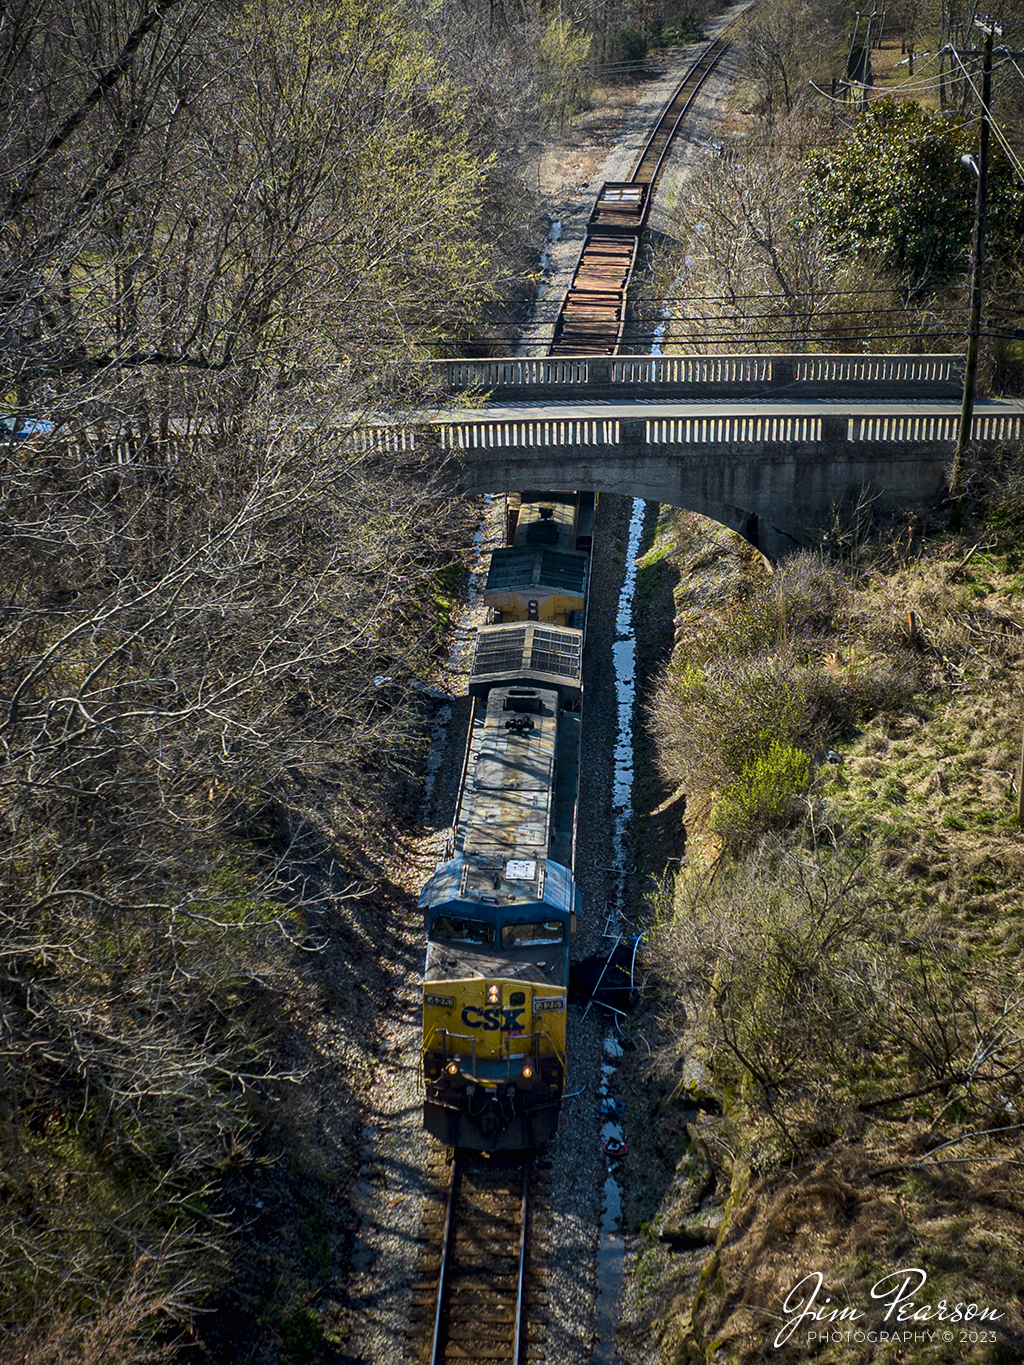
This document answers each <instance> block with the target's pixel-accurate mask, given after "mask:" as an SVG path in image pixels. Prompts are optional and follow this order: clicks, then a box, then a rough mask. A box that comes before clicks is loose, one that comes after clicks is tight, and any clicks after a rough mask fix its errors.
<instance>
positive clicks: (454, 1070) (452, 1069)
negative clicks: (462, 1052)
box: [445, 1062, 459, 1076]
mask: <svg viewBox="0 0 1024 1365" xmlns="http://www.w3.org/2000/svg"><path fill="white" fill-rule="evenodd" d="M445 1070H446V1071H447V1072H448V1075H449V1076H457V1075H458V1074H459V1064H458V1062H449V1063H448V1065H447V1066H446V1067H445Z"/></svg>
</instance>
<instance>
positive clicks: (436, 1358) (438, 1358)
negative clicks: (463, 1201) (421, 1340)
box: [430, 1154, 461, 1365]
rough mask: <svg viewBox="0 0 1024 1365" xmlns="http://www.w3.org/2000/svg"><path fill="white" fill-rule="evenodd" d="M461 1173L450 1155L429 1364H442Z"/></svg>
mask: <svg viewBox="0 0 1024 1365" xmlns="http://www.w3.org/2000/svg"><path fill="white" fill-rule="evenodd" d="M460 1175H461V1168H460V1166H459V1161H458V1158H457V1157H456V1156H455V1155H454V1154H453V1156H452V1174H451V1180H450V1182H449V1184H448V1203H447V1205H446V1207H445V1213H444V1237H443V1239H442V1241H441V1267H440V1269H439V1270H438V1273H437V1306H436V1308H435V1309H434V1335H433V1339H432V1341H431V1344H430V1365H444V1356H445V1341H444V1319H445V1308H446V1306H447V1298H448V1266H449V1262H450V1260H451V1251H452V1246H453V1244H454V1241H455V1217H454V1213H455V1201H456V1199H457V1198H458V1184H459V1177H460Z"/></svg>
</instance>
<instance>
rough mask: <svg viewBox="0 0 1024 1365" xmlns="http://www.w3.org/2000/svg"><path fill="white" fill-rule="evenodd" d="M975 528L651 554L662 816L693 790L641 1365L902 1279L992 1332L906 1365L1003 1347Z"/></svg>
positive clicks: (1001, 629)
mask: <svg viewBox="0 0 1024 1365" xmlns="http://www.w3.org/2000/svg"><path fill="white" fill-rule="evenodd" d="M1011 484H1012V479H1010V480H1008V481H1007V482H1006V483H1005V484H1004V488H1005V487H1008V486H1010V485H1011ZM996 503H998V504H999V506H1000V507H1001V508H1002V511H1000V510H999V507H997V506H995V504H996ZM1008 509H1009V514H1008ZM983 511H984V513H985V517H986V520H984V521H983V522H982V523H980V524H978V525H976V526H975V527H974V528H973V531H974V535H973V536H972V538H971V539H960V538H950V537H948V536H946V535H945V534H943V533H933V534H931V535H926V534H922V531H923V530H924V528H923V527H922V526H921V525H920V524H919V525H918V527H917V533H916V534H915V533H913V528H905V533H904V534H900V535H894V534H892V528H889V533H888V534H886V535H884V536H882V537H879V539H878V540H877V541H875V542H874V543H864V542H863V540H862V542H861V543H859V544H855V545H847V546H846V549H845V551H844V553H843V554H842V556H841V557H840V558H839V559H838V560H833V561H827V560H826V559H825V558H824V557H823V556H820V555H815V556H808V557H801V559H798V560H797V561H794V562H791V563H789V564H787V565H783V566H780V568H779V569H778V570H777V571H776V572H775V573H774V574H772V573H770V571H769V570H768V569H767V568H766V567H765V566H764V565H763V563H761V562H760V561H759V560H758V558H757V557H756V556H755V555H753V553H752V552H751V551H750V550H749V547H746V546H745V545H743V544H742V543H741V542H739V541H738V539H737V538H735V537H733V536H731V534H730V533H728V532H726V531H724V530H722V528H720V527H712V528H710V529H709V528H708V527H707V526H706V524H700V523H699V522H698V520H697V519H695V518H693V517H692V516H690V514H687V513H676V514H675V515H674V519H673V522H672V523H670V526H669V528H668V529H667V531H665V532H663V535H662V537H661V540H660V541H659V554H660V555H662V556H664V553H665V542H666V536H668V537H669V538H674V548H673V549H672V554H673V556H674V557H675V559H676V561H677V562H678V563H679V566H680V570H681V581H680V588H679V590H678V591H677V617H676V640H677V647H676V652H675V656H674V658H673V660H672V662H671V664H670V665H669V667H668V668H667V670H666V673H665V678H664V681H663V683H662V686H661V689H660V691H659V695H658V697H657V698H656V700H655V702H654V704H653V708H652V709H653V725H654V731H655V735H656V737H657V741H658V744H659V747H660V756H661V764H662V773H663V778H664V790H665V791H666V792H670V791H672V790H674V789H675V788H676V787H677V786H678V784H679V783H680V782H681V781H684V782H685V783H686V786H687V798H688V812H689V819H688V829H687V853H688V866H687V867H686V868H684V870H683V871H682V872H681V873H680V874H679V875H677V876H675V877H674V878H669V879H668V881H667V882H666V881H662V884H661V885H662V890H661V892H660V895H659V898H658V900H657V904H656V906H655V909H656V913H657V916H658V926H657V930H656V934H655V936H654V939H653V943H652V947H651V949H650V952H649V954H648V969H649V971H650V972H651V974H652V976H653V977H656V978H657V979H659V980H660V981H661V983H662V984H661V987H660V989H659V991H658V996H659V999H658V1004H657V1006H656V1010H655V1013H656V1015H657V1020H656V1022H655V1020H654V1019H653V1018H651V1019H649V1020H647V1021H645V1022H644V1023H643V1024H642V1025H641V1027H642V1028H643V1030H644V1031H645V1035H646V1036H647V1037H648V1039H649V1040H650V1038H651V1031H652V1030H653V1029H655V1028H656V1029H657V1037H658V1040H659V1044H660V1046H659V1047H657V1048H656V1049H655V1052H654V1054H653V1057H652V1058H651V1060H650V1061H649V1062H646V1063H644V1064H643V1071H644V1081H643V1087H641V1088H638V1090H637V1092H636V1096H635V1098H634V1100H633V1101H632V1102H631V1107H632V1112H631V1113H630V1115H629V1119H630V1122H631V1127H632V1128H633V1130H634V1131H638V1130H640V1129H642V1128H644V1127H646V1128H649V1129H650V1130H651V1138H650V1139H649V1140H645V1141H644V1142H643V1143H642V1150H641V1152H638V1153H637V1165H638V1175H639V1173H640V1172H641V1171H642V1172H643V1175H642V1179H640V1180H638V1187H639V1186H641V1185H646V1191H642V1190H641V1191H640V1192H639V1193H638V1195H637V1197H636V1199H635V1202H634V1213H635V1214H636V1215H637V1221H638V1222H639V1221H641V1220H643V1221H644V1222H645V1226H646V1228H647V1231H646V1233H645V1234H644V1235H643V1236H642V1238H641V1241H640V1254H639V1257H638V1261H637V1272H636V1283H635V1291H634V1292H635V1303H634V1307H633V1309H632V1310H631V1312H632V1324H633V1328H634V1330H635V1337H636V1340H637V1341H639V1340H640V1339H642V1338H647V1339H649V1340H650V1341H651V1342H652V1343H653V1344H652V1345H650V1346H644V1347H643V1348H639V1347H638V1351H637V1354H636V1355H635V1356H631V1357H629V1358H630V1359H636V1360H640V1359H643V1360H645V1361H647V1360H651V1361H653V1360H658V1361H666V1362H668V1361H672V1362H675V1361H696V1360H700V1361H708V1362H710V1361H712V1360H714V1361H725V1360H729V1361H737V1362H746V1361H754V1360H761V1359H764V1358H766V1357H767V1356H768V1355H772V1354H774V1348H773V1347H772V1344H771V1343H772V1338H773V1336H774V1332H775V1331H776V1330H777V1328H776V1327H774V1326H773V1323H774V1322H775V1320H776V1318H777V1317H778V1316H779V1315H780V1314H781V1303H782V1299H783V1298H784V1296H785V1291H786V1289H788V1288H789V1287H790V1286H792V1285H793V1284H795V1283H796V1282H797V1281H798V1280H799V1279H800V1277H801V1275H803V1274H806V1273H808V1271H809V1270H812V1269H820V1270H822V1271H823V1273H825V1274H826V1277H827V1280H828V1284H829V1286H830V1287H831V1288H832V1290H833V1291H834V1292H835V1294H836V1298H835V1300H834V1302H836V1303H841V1302H851V1303H852V1302H856V1303H858V1304H861V1305H863V1303H864V1302H865V1301H866V1302H867V1303H868V1305H869V1307H870V1309H871V1311H872V1312H874V1313H875V1316H878V1311H877V1305H874V1304H873V1303H872V1301H871V1299H870V1293H869V1291H870V1286H871V1285H872V1284H873V1283H874V1281H875V1280H876V1279H877V1278H878V1277H879V1276H880V1275H882V1274H884V1273H887V1272H888V1271H890V1270H894V1269H897V1268H898V1267H900V1266H911V1265H913V1266H921V1267H923V1268H924V1270H925V1271H926V1272H927V1274H928V1277H929V1279H928V1285H927V1291H926V1292H924V1293H922V1294H921V1295H919V1296H918V1297H919V1299H927V1300H928V1301H929V1302H935V1301H936V1300H937V1299H938V1298H941V1297H946V1298H947V1299H951V1300H953V1301H954V1302H955V1301H956V1300H958V1299H962V1300H964V1301H967V1300H969V1299H973V1300H974V1301H976V1302H977V1303H979V1304H980V1305H988V1306H990V1307H993V1308H995V1309H996V1310H998V1311H1000V1312H1002V1313H1003V1317H1002V1318H1001V1320H1000V1322H999V1324H998V1327H997V1329H996V1328H993V1329H992V1330H993V1332H994V1338H993V1339H992V1340H985V1339H979V1338H978V1336H977V1333H976V1334H975V1338H974V1339H971V1338H970V1336H968V1337H967V1338H966V1339H965V1340H963V1341H961V1340H960V1339H959V1335H958V1334H957V1335H956V1339H955V1340H954V1342H953V1343H947V1344H943V1343H942V1342H941V1341H940V1342H930V1341H923V1342H918V1343H916V1344H915V1343H914V1342H912V1341H911V1342H910V1343H908V1344H907V1345H905V1346H904V1347H903V1348H902V1354H901V1356H900V1359H902V1360H907V1361H912V1360H918V1359H920V1360H922V1361H924V1360H927V1361H929V1362H930V1363H931V1365H939V1362H945V1361H946V1360H949V1361H953V1360H963V1359H971V1360H984V1361H990V1362H993V1365H995V1362H999V1361H1003V1360H1009V1359H1011V1358H1013V1357H1012V1352H1013V1351H1015V1350H1017V1349H1018V1346H1019V1343H1020V1340H1021V1333H1022V1330H1024V1321H1022V1320H1021V1314H1020V1296H1021V1293H1022V1290H1024V1276H1022V1272H1021V1269H1020V1264H1019V1255H1018V1252H1017V1250H1016V1248H1019V1245H1020V1238H1021V1233H1022V1231H1024V1223H1022V1220H1021V1216H1020V1214H1019V1209H1020V1207H1021V1202H1022V1196H1024V1179H1022V1167H1021V1165H1020V1164H1018V1157H1019V1153H1020V1146H1021V1144H1020V1136H1021V1119H1020V1111H1021V1108H1022V1106H1024V1041H1022V1039H1024V1018H1022V1014H1021V1010H1022V1004H1024V1000H1022V994H1021V991H1020V988H1019V953H1020V948H1021V944H1022V942H1024V915H1022V913H1021V909H1020V904H1019V898H1020V883H1021V871H1022V869H1024V833H1022V831H1021V829H1020V826H1019V825H1018V823H1017V818H1016V811H1017V790H1016V782H1017V767H1018V763H1019V756H1020V743H1021V726H1022V720H1024V708H1022V701H1021V694H1020V689H1019V684H1018V681H1017V679H1018V675H1019V666H1020V661H1021V658H1022V656H1024V603H1022V601H1021V574H1020V569H1021V558H1020V554H1019V551H1018V549H1017V540H1018V536H1017V531H1016V529H1015V528H1014V526H1013V525H1011V523H1012V522H1013V521H1014V516H1013V515H1012V506H1011V504H1010V503H1009V502H1008V500H1007V498H1006V496H1005V493H1003V494H999V493H998V492H996V493H995V494H994V495H993V498H992V499H990V500H989V501H988V502H987V504H986V505H985V507H984V508H983ZM972 546H974V547H975V548H973V549H972ZM744 741H745V742H744ZM783 750H786V751H792V750H796V751H799V752H800V753H802V754H803V755H804V756H805V758H806V766H805V767H804V768H803V769H799V765H796V767H794V765H792V764H790V769H788V770H786V771H783V765H781V764H779V763H777V764H776V768H777V772H776V776H777V778H778V781H779V783H780V784H782V786H785V785H786V784H787V783H788V797H789V800H788V802H778V803H776V804H775V806H774V807H772V808H771V809H767V808H766V809H762V810H761V811H760V812H758V811H756V810H755V812H754V818H753V819H751V818H750V811H749V810H747V811H745V812H744V811H742V810H740V808H739V806H738V805H737V802H736V800H735V799H734V797H733V798H732V799H730V795H729V794H730V792H732V793H735V792H736V791H737V790H743V788H744V784H745V785H746V786H747V787H749V786H750V785H751V779H752V775H753V773H754V772H755V768H756V765H757V764H758V763H760V764H761V770H762V773H763V771H764V770H766V767H767V768H770V767H771V764H772V761H773V759H772V756H773V755H776V756H777V755H778V754H780V753H782V752H783ZM695 1152H696V1153H698V1154H703V1159H704V1160H705V1161H709V1162H710V1163H711V1165H712V1166H713V1167H714V1170H715V1173H716V1174H715V1181H716V1182H717V1190H716V1191H715V1192H714V1193H713V1194H711V1196H710V1207H709V1205H708V1202H707V1200H705V1203H704V1206H703V1207H699V1202H700V1201H699V1200H697V1201H696V1202H695V1200H694V1197H693V1195H694V1175H693V1170H692V1166H693V1161H694V1159H695V1158H694V1153H695ZM677 1162H678V1163H679V1169H678V1171H677V1170H675V1169H674V1168H675V1166H676V1163H677ZM705 1183H706V1182H705ZM723 1213H724V1218H723ZM709 1218H710V1219H711V1222H712V1224H714V1223H715V1222H716V1220H717V1221H720V1222H721V1225H722V1229H723V1230H722V1231H721V1232H714V1231H712V1232H711V1233H710V1234H709V1233H708V1232H707V1226H706V1225H707V1223H708V1220H709ZM680 1229H681V1230H680ZM716 1240H717V1247H716V1249H715V1250H714V1251H713V1252H710V1251H705V1252H704V1253H702V1254H699V1255H697V1256H694V1254H693V1253H692V1252H691V1253H689V1254H687V1253H686V1251H685V1249H686V1248H687V1247H689V1246H699V1245H701V1244H704V1245H707V1244H708V1243H709V1242H710V1243H714V1242H716ZM680 1247H682V1248H683V1251H682V1252H680V1249H679V1248H680ZM673 1248H675V1249H673ZM695 1264H698V1265H700V1266H702V1269H701V1270H699V1271H698V1270H697V1269H695ZM673 1299H674V1302H673ZM668 1304H671V1307H670V1308H668V1307H667V1305H668ZM870 1325H871V1326H873V1327H877V1326H878V1325H879V1324H878V1323H877V1322H875V1321H874V1320H873V1319H872V1320H871V1323H870ZM918 1326H920V1324H918ZM787 1350H788V1351H790V1352H791V1353H792V1354H793V1355H794V1356H795V1357H796V1358H803V1357H804V1356H805V1355H806V1357H807V1358H810V1357H811V1356H814V1358H815V1359H823V1360H827V1359H834V1360H843V1361H861V1360H864V1361H867V1360H871V1359H875V1358H880V1357H879V1356H878V1354H877V1353H878V1351H879V1350H881V1351H883V1353H884V1350H885V1348H883V1347H879V1346H878V1345H877V1343H875V1344H872V1343H870V1342H867V1341H864V1342H862V1343H857V1342H855V1341H843V1342H842V1343H832V1344H826V1345H822V1344H821V1343H814V1344H813V1345H811V1346H807V1345H806V1343H804V1344H803V1345H797V1344H795V1343H794V1342H791V1343H790V1344H789V1345H788V1346H787ZM887 1358H889V1357H887Z"/></svg>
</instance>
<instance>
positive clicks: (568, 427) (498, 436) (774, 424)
mask: <svg viewBox="0 0 1024 1365" xmlns="http://www.w3.org/2000/svg"><path fill="white" fill-rule="evenodd" d="M959 425H960V418H959V416H957V415H954V414H952V413H950V414H931V415H929V414H926V413H925V414H920V415H918V414H908V415H901V414H880V415H878V416H846V415H835V416H833V415H824V416H820V417H818V416H814V415H813V414H809V415H803V414H776V415H772V414H767V415H764V416H725V417H717V416H710V417H707V416H693V417H670V418H644V417H640V418H603V417H602V418H583V419H578V420H563V419H559V418H553V419H550V420H540V421H524V422H488V421H487V420H481V421H476V422H457V423H452V422H447V423H439V424H438V430H439V435H440V440H441V445H442V447H443V448H444V449H446V450H466V451H469V450H495V449H501V448H504V447H525V448H539V447H544V448H547V449H550V448H552V447H559V446H573V447H580V446H618V445H623V446H635V445H646V446H658V447H660V446H679V445H682V446H690V445H696V446H708V445H721V446H728V447H735V446H747V447H750V446H758V447H760V446H764V445H783V444H791V443H799V444H801V445H807V444H817V445H820V446H821V447H822V449H821V451H820V455H821V457H822V458H825V457H827V455H828V454H829V452H830V450H834V449H835V448H836V447H837V446H841V445H845V444H846V443H847V442H859V443H863V442H867V443H870V444H886V443H894V442H895V443H899V444H900V445H925V446H940V447H949V449H945V450H943V452H942V453H943V454H945V455H947V456H948V455H949V454H951V453H952V450H951V447H952V445H953V443H954V442H955V441H956V437H957V431H958V429H959ZM375 434H376V435H378V436H380V437H382V438H383V439H384V440H385V442H389V441H395V442H396V444H395V446H394V447H392V446H391V445H390V444H388V446H387V448H389V449H391V448H395V449H398V448H402V447H399V445H398V444H397V441H398V433H391V434H389V433H385V432H380V433H375ZM1022 437H1024V414H1021V413H992V414H987V413H977V412H976V413H975V414H974V421H973V423H972V425H971V440H972V441H976V442H978V443H979V444H992V443H995V442H999V441H1015V440H1021V439H1022ZM404 439H408V435H406V436H405V437H404Z"/></svg>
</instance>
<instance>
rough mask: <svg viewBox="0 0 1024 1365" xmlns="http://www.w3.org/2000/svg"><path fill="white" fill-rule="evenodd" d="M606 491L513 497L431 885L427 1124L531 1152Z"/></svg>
mask: <svg viewBox="0 0 1024 1365" xmlns="http://www.w3.org/2000/svg"><path fill="white" fill-rule="evenodd" d="M594 512H595V498H594V495H593V494H586V493H534V492H524V493H521V494H515V495H511V496H510V499H509V511H508V521H507V528H506V529H507V535H506V545H505V546H504V547H503V548H501V549H498V550H495V551H494V553H493V554H492V555H491V558H490V564H489V566H488V573H487V581H486V586H485V588H484V592H483V597H484V602H485V604H486V606H487V609H488V616H489V618H490V620H489V623H488V624H487V625H485V626H483V627H481V629H480V631H479V632H478V635H477V641H476V651H475V655H474V660H473V667H472V672H471V675H470V683H469V692H470V697H471V699H472V714H471V719H470V725H469V737H468V741H467V746H466V757H465V762H464V766H463V774H462V782H461V787H460V792H459V799H458V807H457V813H456V818H455V823H454V826H453V830H452V836H451V842H450V849H449V852H450V856H449V857H447V858H446V859H445V861H444V862H442V863H440V864H439V865H438V866H437V867H436V868H435V869H434V872H433V875H432V876H431V878H430V880H429V881H428V882H427V885H426V886H425V887H424V889H423V893H422V895H421V897H420V905H421V907H422V909H423V911H424V915H425V919H426V929H427V957H426V969H425V972H424V978H423V1046H422V1064H423V1082H424V1087H425V1099H424V1108H423V1116H424V1126H425V1127H426V1129H427V1131H428V1132H430V1133H432V1134H433V1135H434V1136H435V1137H436V1138H439V1139H440V1140H441V1141H442V1142H444V1143H447V1144H448V1145H450V1146H453V1147H462V1148H469V1149H472V1150H476V1151H484V1152H497V1151H525V1150H530V1149H534V1148H537V1147H539V1146H541V1145H542V1144H543V1143H544V1142H546V1141H547V1140H548V1139H549V1138H550V1137H551V1136H552V1135H553V1134H554V1132H555V1130H556V1128H557V1126H558V1115H559V1109H560V1106H561V1102H562V1096H563V1095H564V1093H565V1082H566V1065H567V1056H566V1002H567V994H568V985H569V941H570V938H571V936H572V934H573V931H574V930H575V928H576V920H577V916H578V914H579V912H580V893H579V890H578V889H577V887H576V883H575V881H574V880H573V858H574V850H575V842H576V808H577V797H578V788H579V759H580V726H581V721H582V715H581V701H582V665H583V638H584V627H585V618H586V604H587V583H588V575H589V563H590V548H591V543H592V537H593V523H594Z"/></svg>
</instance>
